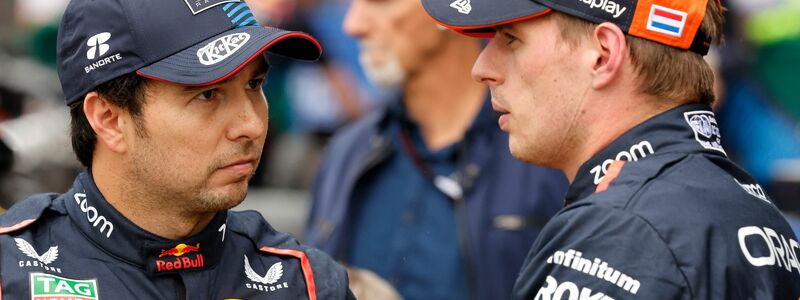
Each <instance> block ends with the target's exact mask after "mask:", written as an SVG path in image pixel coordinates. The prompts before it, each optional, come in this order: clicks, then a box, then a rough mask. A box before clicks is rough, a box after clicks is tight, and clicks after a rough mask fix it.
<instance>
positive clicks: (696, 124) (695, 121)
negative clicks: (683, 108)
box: [683, 110, 727, 155]
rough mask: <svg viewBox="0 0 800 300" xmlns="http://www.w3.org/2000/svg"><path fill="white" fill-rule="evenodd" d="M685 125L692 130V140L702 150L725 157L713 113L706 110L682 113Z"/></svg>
mask: <svg viewBox="0 0 800 300" xmlns="http://www.w3.org/2000/svg"><path fill="white" fill-rule="evenodd" d="M683 116H684V117H685V118H686V123H688V124H689V126H691V127H692V130H694V138H695V139H696V140H697V142H698V143H700V145H702V146H703V148H706V149H711V150H716V151H719V152H722V154H725V155H727V153H725V150H723V149H722V136H720V134H719V127H717V119H716V118H714V113H712V112H710V111H707V110H697V111H689V112H685V113H683Z"/></svg>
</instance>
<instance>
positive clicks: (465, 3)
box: [450, 0, 472, 15]
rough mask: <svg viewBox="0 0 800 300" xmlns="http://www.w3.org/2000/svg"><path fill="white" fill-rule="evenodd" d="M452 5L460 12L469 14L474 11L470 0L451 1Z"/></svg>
mask: <svg viewBox="0 0 800 300" xmlns="http://www.w3.org/2000/svg"><path fill="white" fill-rule="evenodd" d="M450 7H452V8H455V9H456V10H458V12H460V13H462V14H465V15H468V14H469V12H471V11H472V4H470V3H469V0H456V1H453V3H450Z"/></svg>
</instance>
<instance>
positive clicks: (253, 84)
mask: <svg viewBox="0 0 800 300" xmlns="http://www.w3.org/2000/svg"><path fill="white" fill-rule="evenodd" d="M262 85H264V78H258V79H250V80H249V81H247V88H248V89H251V90H256V89H261V86H262Z"/></svg>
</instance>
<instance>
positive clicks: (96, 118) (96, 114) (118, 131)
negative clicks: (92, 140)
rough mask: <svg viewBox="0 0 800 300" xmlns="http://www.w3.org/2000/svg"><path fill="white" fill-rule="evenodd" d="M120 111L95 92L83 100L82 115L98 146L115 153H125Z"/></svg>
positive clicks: (125, 145)
mask: <svg viewBox="0 0 800 300" xmlns="http://www.w3.org/2000/svg"><path fill="white" fill-rule="evenodd" d="M122 112H123V111H122V109H121V108H119V107H117V106H114V105H113V104H111V103H110V102H108V100H106V99H105V98H103V97H102V96H100V94H98V93H97V92H90V93H88V94H86V97H84V99H83V113H84V114H86V120H87V121H89V125H91V126H92V129H94V132H95V135H96V136H97V142H98V144H100V143H102V144H103V145H105V146H106V148H108V149H109V150H111V151H113V152H117V153H122V152H125V151H127V144H126V143H125V136H124V132H123V124H124V123H123V118H122V116H121V114H122Z"/></svg>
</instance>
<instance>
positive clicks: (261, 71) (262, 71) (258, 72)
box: [183, 61, 270, 93]
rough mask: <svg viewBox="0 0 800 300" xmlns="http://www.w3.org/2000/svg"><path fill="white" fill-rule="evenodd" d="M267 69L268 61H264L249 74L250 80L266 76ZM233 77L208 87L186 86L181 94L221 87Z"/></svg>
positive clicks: (268, 66)
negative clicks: (216, 86)
mask: <svg viewBox="0 0 800 300" xmlns="http://www.w3.org/2000/svg"><path fill="white" fill-rule="evenodd" d="M269 68H270V64H269V62H268V61H264V63H263V64H258V67H257V68H256V69H255V70H254V71H253V72H252V73H251V74H250V78H253V77H258V76H262V75H265V74H267V72H268V71H269ZM233 77H234V76H231V77H228V78H225V80H223V81H220V82H217V83H215V84H209V85H196V86H189V85H187V86H184V87H183V92H184V93H192V92H199V91H202V90H205V89H208V88H209V87H212V86H215V85H222V84H225V83H227V82H228V81H230V80H231V79H232V78H233Z"/></svg>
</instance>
